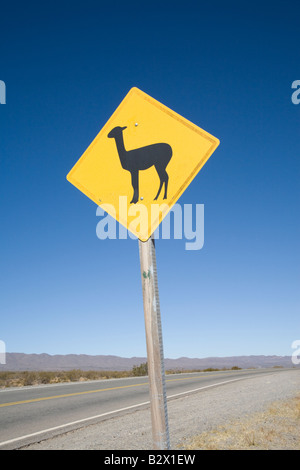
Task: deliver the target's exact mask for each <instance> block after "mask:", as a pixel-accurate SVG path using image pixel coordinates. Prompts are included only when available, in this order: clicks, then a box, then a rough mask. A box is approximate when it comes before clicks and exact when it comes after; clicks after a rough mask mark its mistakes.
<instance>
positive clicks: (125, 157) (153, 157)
mask: <svg viewBox="0 0 300 470" xmlns="http://www.w3.org/2000/svg"><path fill="white" fill-rule="evenodd" d="M126 128H127V126H125V127H120V126H117V127H114V128H113V129H112V130H111V131H110V132H109V134H108V135H107V137H109V138H110V139H115V141H116V146H117V151H118V154H119V158H120V162H121V165H122V168H124V170H127V171H130V173H131V184H132V187H133V197H132V200H131V201H130V204H132V203H133V204H135V203H137V202H138V200H139V171H140V170H147V169H148V168H151V167H152V166H153V165H154V166H155V169H156V171H157V174H158V176H159V180H160V185H159V188H158V192H157V194H156V196H155V198H154V200H156V199H157V198H158V196H159V195H160V192H161V190H162V187H163V184H164V185H165V193H164V199H166V198H167V193H168V182H169V175H168V173H167V172H166V167H167V165H168V163H169V161H170V160H171V157H172V153H173V152H172V147H171V146H170V145H169V144H165V143H158V144H152V145H147V146H145V147H140V148H137V149H133V150H126V149H125V145H124V139H123V131H124V129H126Z"/></svg>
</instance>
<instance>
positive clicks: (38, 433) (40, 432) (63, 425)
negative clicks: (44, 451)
mask: <svg viewBox="0 0 300 470" xmlns="http://www.w3.org/2000/svg"><path fill="white" fill-rule="evenodd" d="M247 378H252V376H250V377H240V378H238V379H231V380H225V381H224V382H218V383H216V384H211V385H205V386H204V387H199V388H194V389H193V390H187V391H186V392H180V393H176V394H175V395H169V396H168V397H167V398H168V399H169V398H175V397H179V396H180V395H188V394H189V393H193V392H198V391H200V390H204V389H206V388H211V387H217V386H218V385H224V384H227V383H229V382H237V381H238V380H245V379H247ZM149 404H150V401H145V402H143V403H137V404H136V405H131V406H126V407H125V408H120V409H119V410H113V411H108V412H107V413H102V414H100V415H96V416H91V417H89V418H83V419H78V420H77V421H72V422H71V423H66V424H61V425H60V426H55V427H53V428H48V429H43V430H42V431H37V432H34V433H32V434H26V435H25V436H20V437H16V438H14V439H10V440H8V441H3V442H0V447H1V446H5V445H9V444H13V443H14V442H18V441H21V440H24V439H29V438H31V437H36V436H40V435H41V434H44V433H49V432H53V431H58V430H59V429H63V428H66V427H68V426H74V425H76V424H81V423H84V422H86V421H91V420H93V419H98V418H103V417H104V416H109V415H111V414H114V413H120V412H122V411H127V410H130V409H132V408H138V407H141V406H145V405H149Z"/></svg>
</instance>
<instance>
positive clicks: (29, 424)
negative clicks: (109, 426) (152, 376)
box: [0, 369, 281, 449]
mask: <svg viewBox="0 0 300 470" xmlns="http://www.w3.org/2000/svg"><path fill="white" fill-rule="evenodd" d="M280 372H281V370H280V369H278V370H276V369H257V370H238V371H217V372H200V373H192V374H176V375H175V374H174V375H167V376H166V388H167V398H168V399H172V398H176V397H180V396H184V395H186V394H189V393H193V392H196V391H200V390H208V389H209V388H214V387H220V386H222V385H225V384H229V383H232V384H233V383H234V382H238V381H241V380H245V379H247V378H250V377H257V376H260V375H262V374H263V375H267V374H270V373H271V374H274V373H276V374H277V373H280ZM147 406H149V389H148V377H135V378H126V379H110V380H98V381H90V382H79V383H78V382H76V383H68V384H53V385H41V386H31V387H23V388H14V389H4V390H1V391H0V449H13V448H18V447H21V446H24V445H25V444H28V443H32V442H37V441H39V440H41V438H43V439H45V438H46V437H50V436H54V435H58V434H60V433H64V432H66V431H69V430H71V429H76V428H80V427H81V426H85V425H87V424H91V423H95V422H99V421H101V420H104V419H105V420H107V419H108V418H110V417H115V416H117V415H120V414H122V413H128V412H131V411H135V410H137V409H139V408H142V407H147Z"/></svg>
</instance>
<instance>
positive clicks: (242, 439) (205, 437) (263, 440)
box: [183, 395, 300, 450]
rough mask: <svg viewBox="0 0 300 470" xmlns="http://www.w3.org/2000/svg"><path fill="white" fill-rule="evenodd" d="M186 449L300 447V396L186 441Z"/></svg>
mask: <svg viewBox="0 0 300 470" xmlns="http://www.w3.org/2000/svg"><path fill="white" fill-rule="evenodd" d="M183 448H184V449H186V450H300V395H298V396H296V397H293V398H290V399H289V400H283V401H277V402H274V403H272V404H271V405H270V406H269V407H268V408H267V409H266V410H265V411H262V412H257V413H253V414H252V415H247V416H246V417H241V418H240V419H239V420H238V421H229V422H228V423H227V424H226V425H222V426H218V427H217V428H215V429H212V430H210V431H208V432H203V433H202V434H200V435H198V436H194V438H192V439H190V440H187V441H186V443H185V445H184V447H183Z"/></svg>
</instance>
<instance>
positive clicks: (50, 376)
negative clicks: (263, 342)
mask: <svg viewBox="0 0 300 470" xmlns="http://www.w3.org/2000/svg"><path fill="white" fill-rule="evenodd" d="M239 369H240V368H239V367H232V368H230V369H226V368H224V369H213V368H211V367H210V368H208V369H203V370H183V369H180V370H175V369H174V370H167V371H166V374H180V373H187V372H213V371H221V370H239ZM144 375H148V364H147V363H146V362H145V363H142V364H140V365H135V366H133V368H132V369H131V370H126V371H107V370H80V369H73V370H65V371H0V388H6V387H24V386H28V385H40V384H53V383H60V382H78V381H79V382H83V381H87V380H101V379H103V380H105V379H115V378H123V377H124V378H125V377H140V376H144Z"/></svg>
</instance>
